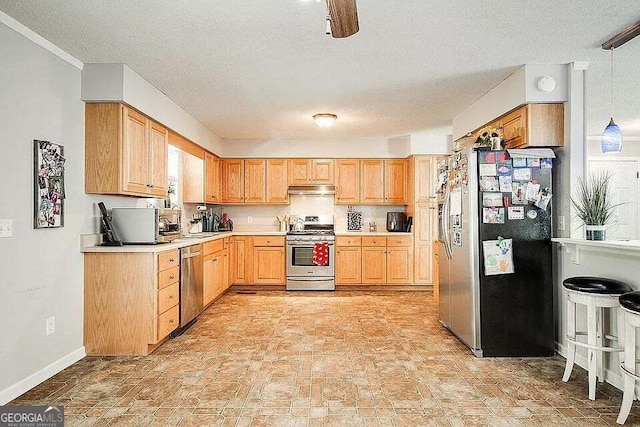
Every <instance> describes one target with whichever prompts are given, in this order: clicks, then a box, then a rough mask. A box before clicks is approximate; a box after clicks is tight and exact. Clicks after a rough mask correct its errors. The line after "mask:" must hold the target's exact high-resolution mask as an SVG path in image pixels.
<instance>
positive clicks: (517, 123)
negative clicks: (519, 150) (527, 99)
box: [500, 106, 527, 148]
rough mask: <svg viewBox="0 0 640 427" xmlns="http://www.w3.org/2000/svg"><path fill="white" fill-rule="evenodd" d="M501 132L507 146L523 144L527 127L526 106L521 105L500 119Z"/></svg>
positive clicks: (513, 146) (512, 146)
mask: <svg viewBox="0 0 640 427" xmlns="http://www.w3.org/2000/svg"><path fill="white" fill-rule="evenodd" d="M500 122H501V125H502V132H503V133H504V140H505V142H506V144H507V148H515V147H519V146H521V145H525V144H526V143H527V141H526V127H527V107H526V106H524V107H521V108H518V109H517V110H515V111H513V112H511V113H509V114H507V115H506V116H504V117H503V118H502V119H501V120H500Z"/></svg>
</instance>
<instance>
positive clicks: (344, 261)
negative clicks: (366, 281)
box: [336, 246, 362, 285]
mask: <svg viewBox="0 0 640 427" xmlns="http://www.w3.org/2000/svg"><path fill="white" fill-rule="evenodd" d="M336 283H337V284H339V285H344V284H360V283H362V248H361V247H360V246H357V247H349V246H346V247H341V246H338V247H337V248H336Z"/></svg>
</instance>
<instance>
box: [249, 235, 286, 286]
mask: <svg viewBox="0 0 640 427" xmlns="http://www.w3.org/2000/svg"><path fill="white" fill-rule="evenodd" d="M284 244H285V242H284V237H283V236H255V237H254V238H253V263H254V266H255V270H254V274H253V279H254V283H259V284H284V282H285V246H284Z"/></svg>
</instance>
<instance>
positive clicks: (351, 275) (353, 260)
mask: <svg viewBox="0 0 640 427" xmlns="http://www.w3.org/2000/svg"><path fill="white" fill-rule="evenodd" d="M412 281H413V242H412V237H411V236H397V237H384V236H363V237H354V236H338V237H337V238H336V283H337V284H338V285H347V284H365V285H368V284H371V285H380V284H387V283H388V284H403V285H404V284H411V283H412Z"/></svg>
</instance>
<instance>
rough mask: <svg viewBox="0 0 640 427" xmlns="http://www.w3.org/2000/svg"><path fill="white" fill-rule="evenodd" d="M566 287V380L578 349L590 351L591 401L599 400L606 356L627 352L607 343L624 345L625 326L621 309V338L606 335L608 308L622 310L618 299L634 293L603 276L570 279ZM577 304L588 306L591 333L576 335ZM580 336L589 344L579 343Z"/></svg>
mask: <svg viewBox="0 0 640 427" xmlns="http://www.w3.org/2000/svg"><path fill="white" fill-rule="evenodd" d="M562 287H563V288H564V290H565V291H566V292H567V341H568V342H569V344H568V346H567V347H568V349H567V350H568V351H567V364H566V366H565V369H564V375H563V377H562V381H564V382H567V381H569V377H571V371H572V370H573V364H574V363H575V359H576V346H579V347H584V348H586V349H587V367H588V369H587V371H588V372H589V399H591V400H595V399H596V379H599V380H600V382H603V381H604V363H603V353H605V352H606V353H611V352H620V351H623V348H622V347H621V346H619V347H614V346H607V345H605V344H606V341H607V340H608V341H619V342H620V344H621V343H622V332H623V331H622V328H623V325H624V322H623V316H622V311H621V310H616V311H617V315H618V322H617V325H618V329H620V331H619V336H620V339H618V337H617V336H614V335H606V334H604V327H603V318H604V309H605V308H609V309H614V310H615V309H618V308H620V303H619V302H618V297H620V295H622V294H624V293H626V292H630V291H631V290H632V289H631V287H630V286H629V285H627V284H626V283H624V282H620V281H619V280H613V279H605V278H602V277H586V276H585V277H569V278H567V279H565V280H564V281H563V282H562ZM576 304H582V305H584V306H586V307H587V331H586V332H576ZM579 336H586V337H587V342H586V343H584V342H579V341H578V337H579Z"/></svg>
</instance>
